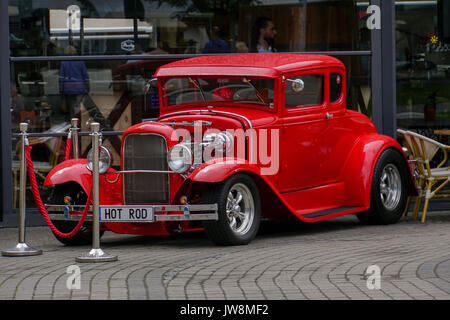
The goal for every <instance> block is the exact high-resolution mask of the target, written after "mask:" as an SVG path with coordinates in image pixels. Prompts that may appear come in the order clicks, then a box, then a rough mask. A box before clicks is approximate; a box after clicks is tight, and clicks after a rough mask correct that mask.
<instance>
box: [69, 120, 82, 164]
mask: <svg viewBox="0 0 450 320" xmlns="http://www.w3.org/2000/svg"><path fill="white" fill-rule="evenodd" d="M70 122H71V124H72V127H71V128H70V132H71V133H72V150H73V159H78V158H79V157H80V153H79V149H78V131H80V128H79V127H78V122H79V120H78V118H72V120H71V121H70Z"/></svg>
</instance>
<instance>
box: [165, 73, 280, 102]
mask: <svg viewBox="0 0 450 320" xmlns="http://www.w3.org/2000/svg"><path fill="white" fill-rule="evenodd" d="M274 82H275V80H273V79H256V78H246V77H242V78H197V77H187V78H170V79H166V80H164V81H163V99H164V100H163V101H165V105H166V106H174V105H179V104H186V103H203V102H206V103H214V102H218V101H221V102H232V103H234V102H244V103H252V104H258V105H261V106H266V107H272V106H273V88H274Z"/></svg>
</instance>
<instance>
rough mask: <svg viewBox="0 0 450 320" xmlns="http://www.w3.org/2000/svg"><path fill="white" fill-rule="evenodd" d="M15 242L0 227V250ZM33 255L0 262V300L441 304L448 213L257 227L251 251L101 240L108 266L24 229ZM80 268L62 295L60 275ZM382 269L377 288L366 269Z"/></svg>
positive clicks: (449, 255) (169, 240) (449, 268)
mask: <svg viewBox="0 0 450 320" xmlns="http://www.w3.org/2000/svg"><path fill="white" fill-rule="evenodd" d="M16 242H17V230H16V229H0V249H1V250H3V249H7V248H9V247H12V246H14V245H15V244H16ZM27 242H28V243H29V244H30V245H32V246H34V247H36V248H39V249H42V250H43V251H44V254H43V255H41V256H35V257H20V258H11V257H0V299H183V300H184V299H449V298H450V213H448V212H447V213H444V212H433V213H430V214H429V217H428V219H427V223H425V224H421V223H420V222H418V221H412V220H411V219H407V220H402V221H401V222H399V223H398V224H395V225H390V226H362V225H360V224H359V222H358V221H357V219H356V217H353V216H348V217H342V218H338V219H335V220H330V221H324V222H321V223H317V224H308V225H289V226H286V225H279V224H274V223H264V224H263V226H262V230H261V232H260V234H259V236H258V237H257V239H256V240H254V241H253V242H252V243H251V244H250V245H247V246H239V247H216V246H213V245H212V244H211V243H210V242H209V241H208V240H207V239H206V238H205V237H204V235H203V234H202V233H197V234H189V235H178V236H174V237H137V236H124V235H116V234H113V233H106V234H105V236H104V237H103V238H102V248H103V249H104V250H105V251H106V252H108V253H111V254H115V255H118V256H119V261H117V262H112V263H96V264H77V263H76V262H75V257H77V256H78V255H80V254H81V253H84V252H87V251H88V250H89V249H90V248H89V247H88V246H87V247H76V248H71V247H65V246H62V245H60V244H59V243H58V242H57V241H56V240H54V239H53V236H52V235H51V233H50V231H49V229H48V228H44V227H34V228H28V229H27ZM70 265H78V266H79V267H80V269H81V288H80V289H79V290H68V289H67V287H66V281H67V279H68V277H69V274H67V273H66V270H67V267H68V266H70ZM370 265H378V266H379V267H380V268H381V289H380V290H369V289H368V288H367V285H366V283H367V276H366V275H365V271H366V270H367V267H368V266H370Z"/></svg>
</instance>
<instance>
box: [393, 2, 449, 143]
mask: <svg viewBox="0 0 450 320" xmlns="http://www.w3.org/2000/svg"><path fill="white" fill-rule="evenodd" d="M449 9H450V3H449V2H448V1H408V2H401V1H396V65H397V124H398V126H399V127H401V128H407V129H411V130H415V131H418V132H420V133H422V134H424V135H426V136H429V137H433V138H435V139H438V140H441V141H443V142H445V143H448V137H445V136H437V135H435V134H434V130H435V129H438V128H447V129H448V128H449V127H450V93H449V90H448V88H449V86H450V36H449V35H450V28H449V25H448V19H449V18H450V17H449V12H450V11H449Z"/></svg>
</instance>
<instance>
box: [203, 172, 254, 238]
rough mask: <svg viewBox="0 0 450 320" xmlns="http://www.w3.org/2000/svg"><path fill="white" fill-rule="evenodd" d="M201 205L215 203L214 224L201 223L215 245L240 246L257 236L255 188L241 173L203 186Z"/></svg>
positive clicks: (250, 180) (211, 222) (209, 222)
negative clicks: (215, 217) (216, 207)
mask: <svg viewBox="0 0 450 320" xmlns="http://www.w3.org/2000/svg"><path fill="white" fill-rule="evenodd" d="M203 202H204V203H217V204H218V216H219V219H218V220H217V221H205V222H204V223H203V225H204V227H205V232H206V235H207V236H208V238H209V239H210V240H211V241H212V242H214V243H215V244H217V245H243V244H248V243H249V242H250V241H252V240H253V239H254V238H255V236H256V234H257V233H258V229H259V224H260V220H261V205H260V198H259V193H258V188H257V187H256V184H255V183H254V182H253V180H252V179H251V178H250V177H249V176H247V175H245V174H237V175H234V176H232V177H230V178H228V179H227V180H225V181H224V182H221V183H218V184H217V185H215V186H214V187H212V188H210V187H207V188H206V191H205V192H204V195H203Z"/></svg>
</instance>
